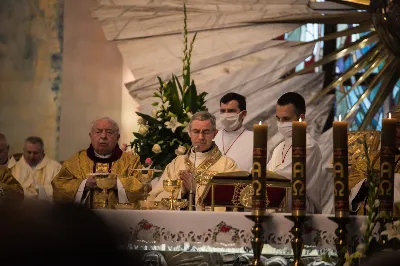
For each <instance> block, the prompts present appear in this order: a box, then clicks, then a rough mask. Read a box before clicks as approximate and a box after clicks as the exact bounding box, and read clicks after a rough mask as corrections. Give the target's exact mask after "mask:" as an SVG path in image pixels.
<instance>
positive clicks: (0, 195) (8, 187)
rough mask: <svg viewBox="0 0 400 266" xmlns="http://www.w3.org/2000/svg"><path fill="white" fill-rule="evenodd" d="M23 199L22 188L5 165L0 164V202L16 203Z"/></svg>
mask: <svg viewBox="0 0 400 266" xmlns="http://www.w3.org/2000/svg"><path fill="white" fill-rule="evenodd" d="M23 199H24V189H23V188H22V186H21V184H20V183H18V181H17V180H16V179H15V178H14V177H13V176H12V174H11V172H10V170H9V169H8V167H7V166H0V204H2V203H3V202H5V203H6V204H18V203H20V202H21V201H22V200H23Z"/></svg>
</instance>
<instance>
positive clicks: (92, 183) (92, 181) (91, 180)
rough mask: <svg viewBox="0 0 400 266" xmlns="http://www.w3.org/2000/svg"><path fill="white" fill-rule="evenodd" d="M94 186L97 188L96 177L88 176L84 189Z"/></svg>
mask: <svg viewBox="0 0 400 266" xmlns="http://www.w3.org/2000/svg"><path fill="white" fill-rule="evenodd" d="M95 188H97V185H96V178H95V177H94V176H89V177H88V179H87V180H86V184H85V191H88V190H91V189H95Z"/></svg>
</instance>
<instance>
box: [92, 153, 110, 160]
mask: <svg viewBox="0 0 400 266" xmlns="http://www.w3.org/2000/svg"><path fill="white" fill-rule="evenodd" d="M94 155H95V156H96V157H97V158H100V159H108V158H110V157H111V156H112V153H110V154H107V155H101V154H98V153H97V152H96V151H94Z"/></svg>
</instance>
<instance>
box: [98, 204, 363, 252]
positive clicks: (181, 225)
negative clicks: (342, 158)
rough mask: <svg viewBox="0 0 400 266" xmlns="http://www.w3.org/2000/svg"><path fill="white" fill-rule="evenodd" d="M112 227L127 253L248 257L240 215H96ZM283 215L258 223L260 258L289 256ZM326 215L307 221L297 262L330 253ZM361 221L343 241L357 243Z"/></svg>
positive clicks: (245, 222)
mask: <svg viewBox="0 0 400 266" xmlns="http://www.w3.org/2000/svg"><path fill="white" fill-rule="evenodd" d="M96 212H97V213H98V214H99V215H100V216H101V217H102V218H103V219H104V220H105V221H106V222H108V223H109V224H110V225H111V226H112V227H114V228H116V229H118V231H119V233H120V234H121V235H120V236H121V239H123V243H122V244H123V245H124V246H125V247H126V248H128V249H137V250H161V251H199V252H233V253H251V252H252V250H251V238H252V233H251V228H252V226H253V225H254V223H253V222H252V221H251V220H249V219H247V218H246V217H245V215H249V214H250V213H243V212H188V211H161V210H160V211H141V210H97V211H96ZM285 215H286V214H282V213H274V214H271V217H272V218H271V219H269V220H267V221H266V222H264V224H263V227H264V238H265V242H266V244H265V245H264V248H263V252H262V254H266V255H268V254H271V255H287V256H290V255H292V249H291V245H290V241H291V238H292V234H291V233H290V232H289V231H290V229H291V228H292V226H293V222H291V221H289V220H287V219H286V218H285V217H284V216H285ZM328 217H329V216H327V215H313V216H311V218H310V220H309V221H307V222H306V223H305V225H304V237H303V239H304V244H305V247H304V250H303V256H316V255H319V254H322V253H326V252H329V253H331V252H335V246H334V240H335V237H336V236H335V229H336V228H337V225H336V223H334V222H333V221H331V220H329V219H328ZM364 219H365V217H364V216H354V217H352V222H351V223H350V224H349V225H348V227H347V228H348V232H349V233H348V237H349V239H348V240H349V241H353V242H354V241H358V240H359V238H360V235H361V234H360V231H359V229H360V227H361V225H362V222H363V220H364Z"/></svg>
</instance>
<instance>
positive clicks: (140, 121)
mask: <svg viewBox="0 0 400 266" xmlns="http://www.w3.org/2000/svg"><path fill="white" fill-rule="evenodd" d="M137 123H138V125H144V119H143V117H141V116H139V117H138V120H137Z"/></svg>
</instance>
